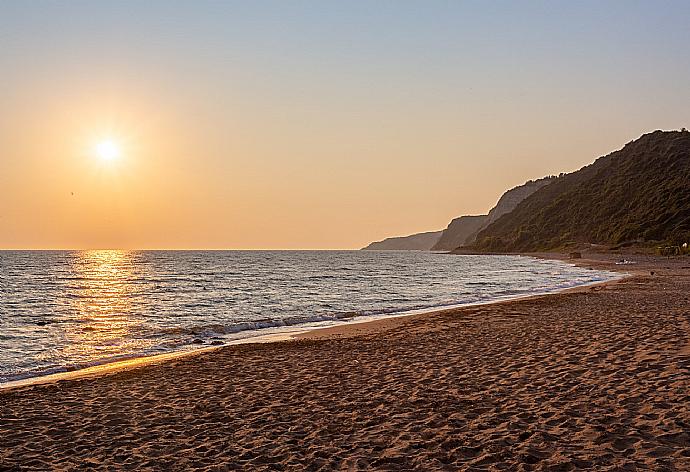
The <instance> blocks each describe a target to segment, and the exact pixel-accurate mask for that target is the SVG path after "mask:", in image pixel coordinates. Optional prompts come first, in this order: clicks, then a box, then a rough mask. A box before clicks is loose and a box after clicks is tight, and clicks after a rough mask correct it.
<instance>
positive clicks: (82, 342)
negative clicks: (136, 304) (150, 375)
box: [50, 250, 143, 360]
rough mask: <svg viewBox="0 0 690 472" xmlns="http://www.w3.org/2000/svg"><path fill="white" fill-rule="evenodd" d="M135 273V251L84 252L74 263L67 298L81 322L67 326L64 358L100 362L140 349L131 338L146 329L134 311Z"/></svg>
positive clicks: (75, 315)
mask: <svg viewBox="0 0 690 472" xmlns="http://www.w3.org/2000/svg"><path fill="white" fill-rule="evenodd" d="M133 267H134V253H133V252H131V251H119V250H98V251H82V252H79V253H78V255H77V257H75V258H74V259H72V260H71V262H70V269H71V272H72V281H73V284H72V285H69V286H68V287H67V294H68V299H69V303H70V305H71V306H70V308H71V309H70V310H69V312H70V313H71V314H72V316H73V317H74V321H76V322H75V323H65V324H64V327H65V328H64V330H63V332H62V335H63V336H64V338H65V341H66V343H64V345H63V347H61V348H60V349H59V352H58V354H59V355H60V356H61V357H63V358H68V359H81V360H86V359H100V358H103V357H108V356H111V355H118V354H122V353H123V351H124V352H126V351H128V350H130V349H136V348H137V347H139V343H137V342H136V341H135V340H134V339H132V338H131V337H130V336H129V334H130V333H131V331H132V329H133V328H134V327H135V326H137V325H141V324H142V323H143V320H142V318H141V317H140V316H137V314H136V313H135V312H134V310H132V303H131V299H132V295H133V294H134V293H133V292H134V290H135V289H134V285H133V284H132V283H131V280H132V276H133ZM54 354H55V352H53V353H50V355H51V356H52V355H54Z"/></svg>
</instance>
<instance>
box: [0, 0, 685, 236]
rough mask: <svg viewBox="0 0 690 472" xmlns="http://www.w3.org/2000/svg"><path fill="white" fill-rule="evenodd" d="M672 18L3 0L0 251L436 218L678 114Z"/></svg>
mask: <svg viewBox="0 0 690 472" xmlns="http://www.w3.org/2000/svg"><path fill="white" fill-rule="evenodd" d="M689 39H690V2H687V1H682V2H665V1H648V2H636V1H616V2H614V1H591V2H585V1H577V2H573V1H567V2H566V1H563V2H553V1H548V2H547V1H544V2H514V1H511V2H494V1H492V2H484V1H477V2H469V1H417V2H405V1H397V0H396V1H370V2H356V1H340V2H330V1H323V0H319V1H313V2H299V1H288V2H286V1H275V2H267V1H245V2H230V1H223V2H220V1H218V2H204V1H198V0H196V1H191V0H190V1H188V2H173V1H169V0H166V1H159V2H156V1H146V2H139V1H137V2H134V1H132V2H126V1H112V2H98V1H84V2H79V1H54V2H41V1H31V2H28V1H23V0H22V1H16V2H12V1H8V0H5V1H3V2H0V248H356V247H360V246H363V245H365V244H366V243H368V242H370V241H372V240H377V239H382V238H384V237H387V236H394V235H403V234H409V233H413V232H418V231H428V230H436V229H442V228H444V227H445V226H446V225H447V224H448V222H449V221H450V219H451V218H453V217H456V216H460V215H463V214H478V213H484V212H486V211H487V210H488V209H489V208H490V207H491V206H493V204H494V203H495V202H496V200H497V199H498V198H499V196H500V195H501V193H502V192H503V191H505V190H506V189H508V188H510V187H513V186H515V185H518V184H521V183H523V182H524V181H525V180H528V179H531V178H538V177H542V176H544V175H547V174H557V173H559V172H562V171H571V170H575V169H577V168H579V167H581V166H582V165H585V164H587V163H589V162H591V161H593V160H594V159H595V158H596V157H598V156H600V155H603V154H606V153H608V152H610V151H612V150H614V149H617V148H620V147H622V145H624V144H625V143H626V142H628V141H630V140H632V139H634V138H637V137H638V136H639V135H640V134H642V133H644V132H647V131H651V130H654V129H677V128H680V127H682V126H685V127H690V54H688V45H689V42H688V41H689ZM104 140H110V141H111V143H113V145H114V146H115V147H116V148H117V154H118V155H117V156H116V157H115V158H114V159H112V160H107V159H103V157H104V156H102V155H101V156H99V155H98V152H96V151H95V150H94V148H95V147H96V146H97V145H98V143H102V142H103V141H104ZM101 146H102V144H101Z"/></svg>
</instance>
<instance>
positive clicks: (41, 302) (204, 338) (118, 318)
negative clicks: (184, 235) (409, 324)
mask: <svg viewBox="0 0 690 472" xmlns="http://www.w3.org/2000/svg"><path fill="white" fill-rule="evenodd" d="M617 277H619V275H617V274H615V273H612V272H606V271H600V270H591V269H587V268H582V267H577V266H575V265H573V264H569V263H564V262H559V261H553V260H543V259H535V258H532V257H523V256H512V255H510V256H509V255H506V256H493V255H492V256H488V255H486V256H484V255H450V254H442V253H433V252H421V251H118V250H108V251H0V382H8V381H13V380H18V379H24V378H28V377H36V376H41V375H46V374H50V373H56V372H63V371H71V370H76V369H80V368H84V367H88V366H93V365H97V364H103V363H108V362H113V361H117V360H123V359H127V358H132V357H139V356H149V355H154V354H159V353H167V352H172V351H179V350H187V349H197V348H200V347H208V346H212V345H221V344H232V343H237V342H247V340H248V339H260V338H264V337H265V335H267V334H273V335H275V334H276V333H278V334H279V333H290V332H295V331H300V330H308V329H314V328H318V327H326V326H333V325H337V324H344V323H355V322H358V321H362V320H370V319H377V318H382V317H388V316H400V315H405V314H410V313H420V312H424V311H432V310H437V309H443V308H449V307H455V306H461V305H467V304H477V303H487V302H492V301H497V300H505V299H509V298H517V297H523V296H528V295H533V294H542V293H549V292H555V291H559V290H562V289H566V288H570V287H576V286H581V285H586V284H591V283H596V282H601V281H606V280H611V279H614V278H617Z"/></svg>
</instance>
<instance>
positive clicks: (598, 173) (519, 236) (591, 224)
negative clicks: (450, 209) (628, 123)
mask: <svg viewBox="0 0 690 472" xmlns="http://www.w3.org/2000/svg"><path fill="white" fill-rule="evenodd" d="M688 240H690V132H688V131H685V130H683V131H666V132H664V131H655V132H653V133H649V134H645V135H643V136H642V137H640V138H639V139H637V140H635V141H632V142H630V143H628V144H627V145H625V147H623V148H622V149H620V150H618V151H615V152H613V153H611V154H609V155H607V156H604V157H601V158H599V159H597V160H596V161H595V162H594V163H592V164H590V165H588V166H586V167H583V168H582V169H580V170H578V171H576V172H572V173H569V174H561V176H559V177H558V178H557V179H555V180H554V181H553V182H551V183H550V185H547V186H544V187H542V188H540V189H539V190H538V191H536V192H534V193H533V194H532V195H530V196H529V197H527V198H526V199H524V200H523V201H522V202H520V203H519V204H518V205H517V206H516V207H515V209H514V210H513V211H512V212H510V213H507V214H504V215H503V216H502V217H500V218H498V219H496V220H495V221H494V222H493V223H491V224H490V225H488V226H487V227H486V228H485V229H483V230H482V231H481V232H480V233H479V234H478V236H477V239H476V241H475V243H474V245H473V248H475V249H480V250H487V251H538V250H549V249H555V248H560V247H566V246H570V245H575V244H580V243H591V244H609V245H617V244H623V243H632V242H635V243H650V242H657V241H664V242H673V243H682V242H686V241H688Z"/></svg>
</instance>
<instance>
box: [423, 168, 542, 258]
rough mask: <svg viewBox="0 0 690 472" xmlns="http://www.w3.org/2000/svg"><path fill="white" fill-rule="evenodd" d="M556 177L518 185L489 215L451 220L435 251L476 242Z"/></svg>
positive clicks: (502, 196) (447, 249)
mask: <svg viewBox="0 0 690 472" xmlns="http://www.w3.org/2000/svg"><path fill="white" fill-rule="evenodd" d="M553 180H555V177H553V176H550V177H544V178H542V179H538V180H530V181H528V182H525V183H524V184H522V185H518V186H517V187H514V188H512V189H510V190H508V191H507V192H505V193H504V194H503V195H501V198H500V199H499V200H498V203H496V206H494V207H493V208H492V209H491V210H490V211H489V214H488V215H479V216H461V217H459V218H455V219H454V220H453V221H451V222H450V224H449V225H448V227H447V228H446V229H445V230H444V231H443V234H442V235H441V237H440V238H439V241H438V242H437V243H436V245H435V246H434V247H433V248H432V250H434V251H452V250H453V249H455V248H456V247H459V246H464V245H468V244H471V243H473V242H474V240H475V238H476V237H477V234H479V232H480V231H481V230H483V229H484V228H486V227H487V226H489V225H490V224H491V223H493V222H494V221H496V220H497V219H499V218H500V217H501V216H503V215H505V214H506V213H510V212H511V211H513V209H514V208H515V207H516V206H517V205H518V203H520V202H521V201H523V200H524V199H525V198H527V197H529V196H530V195H532V194H533V193H534V192H536V191H537V190H539V189H540V188H542V187H543V186H545V185H547V184H549V183H551V182H552V181H553Z"/></svg>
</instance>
